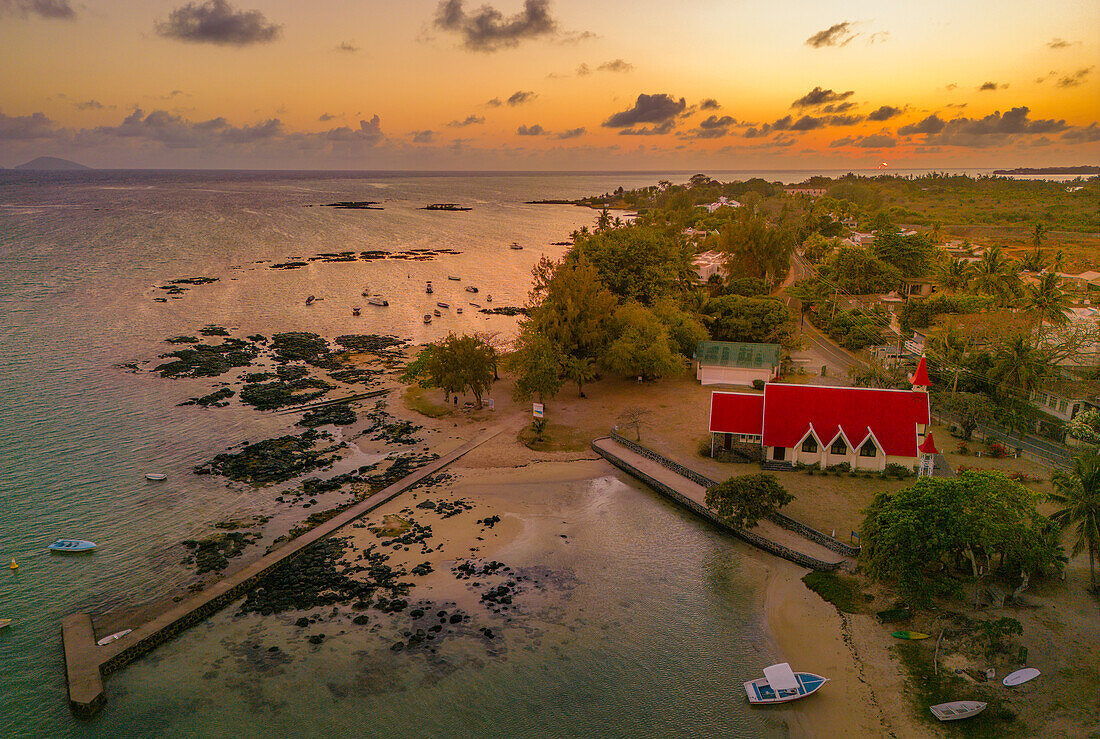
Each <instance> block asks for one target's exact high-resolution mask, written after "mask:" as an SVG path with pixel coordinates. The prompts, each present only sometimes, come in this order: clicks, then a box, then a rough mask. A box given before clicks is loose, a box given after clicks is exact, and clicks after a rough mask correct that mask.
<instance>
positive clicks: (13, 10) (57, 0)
mask: <svg viewBox="0 0 1100 739" xmlns="http://www.w3.org/2000/svg"><path fill="white" fill-rule="evenodd" d="M5 15H11V16H18V17H20V18H26V17H27V16H30V15H34V16H38V17H39V18H46V19H48V20H72V19H73V18H75V17H76V11H75V10H73V6H72V3H71V2H69V0H0V17H2V16H5Z"/></svg>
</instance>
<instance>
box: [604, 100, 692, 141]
mask: <svg viewBox="0 0 1100 739" xmlns="http://www.w3.org/2000/svg"><path fill="white" fill-rule="evenodd" d="M685 108H687V101H685V100H684V99H683V98H680V99H679V100H677V99H676V98H674V97H672V96H671V95H668V94H667V93H660V94H655V95H646V94H645V93H642V94H641V95H638V99H637V100H636V101H635V102H634V106H633V107H631V108H627V109H626V110H622V111H619V112H618V113H615V114H614V115H612V116H611V117H610V118H608V119H607V120H606V121H604V122H603V125H604V126H605V127H607V128H626V127H628V126H633V125H635V124H638V123H656V124H659V125H658V128H661V127H664V126H665V124H668V127H667V129H666V130H662V131H647V132H646V133H643V132H642V131H635V132H633V133H638V134H639V135H650V134H652V133H668V131H669V130H671V129H672V123H673V120H674V119H675V118H676V116H678V115H680V114H681V113H683V112H684V109H685ZM620 133H626V131H622V132H620Z"/></svg>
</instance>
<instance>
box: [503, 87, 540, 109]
mask: <svg viewBox="0 0 1100 739" xmlns="http://www.w3.org/2000/svg"><path fill="white" fill-rule="evenodd" d="M537 97H538V95H536V94H535V93H533V92H531V91H530V90H519V91H517V92H513V93H512V94H511V96H510V97H509V98H508V100H507V103H508V104H509V105H512V106H516V105H523V104H524V103H529V102H531V101H532V100H534V99H535V98H537Z"/></svg>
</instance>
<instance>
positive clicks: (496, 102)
mask: <svg viewBox="0 0 1100 739" xmlns="http://www.w3.org/2000/svg"><path fill="white" fill-rule="evenodd" d="M502 105H504V103H502V102H501V101H500V98H493V99H492V100H486V101H485V106H486V107H487V108H499V107H500V106H502Z"/></svg>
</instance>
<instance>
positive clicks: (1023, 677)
mask: <svg viewBox="0 0 1100 739" xmlns="http://www.w3.org/2000/svg"><path fill="white" fill-rule="evenodd" d="M1041 674H1042V673H1041V672H1039V671H1038V670H1036V669H1035V668H1034V667H1025V668H1024V669H1022V670H1016V672H1013V673H1011V674H1008V675H1005V679H1004V680H1002V681H1001V683H1002V684H1003V685H1004V686H1005V687H1008V688H1012V687H1015V686H1017V685H1023V684H1024V683H1026V682H1027V681H1028V680H1034V679H1035V678H1037V677H1039V675H1041Z"/></svg>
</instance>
